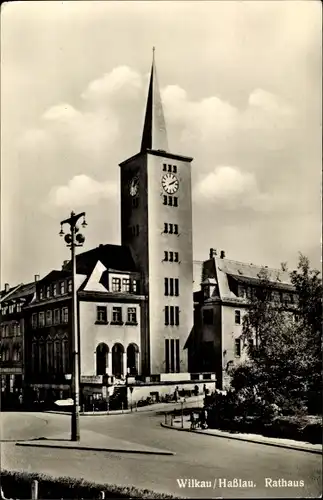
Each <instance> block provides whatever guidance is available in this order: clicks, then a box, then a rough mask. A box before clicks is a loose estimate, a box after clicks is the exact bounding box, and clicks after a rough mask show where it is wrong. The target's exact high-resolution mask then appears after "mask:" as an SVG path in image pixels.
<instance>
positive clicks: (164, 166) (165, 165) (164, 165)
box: [163, 163, 167, 172]
mask: <svg viewBox="0 0 323 500" xmlns="http://www.w3.org/2000/svg"><path fill="white" fill-rule="evenodd" d="M166 170H167V164H166V163H163V171H164V172H166Z"/></svg>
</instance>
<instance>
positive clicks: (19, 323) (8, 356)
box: [0, 283, 35, 408]
mask: <svg viewBox="0 0 323 500" xmlns="http://www.w3.org/2000/svg"><path fill="white" fill-rule="evenodd" d="M34 292H35V285H34V283H29V284H26V285H23V284H20V285H18V286H16V287H14V288H9V285H7V284H6V285H5V289H4V290H3V291H2V292H1V298H0V307H1V320H0V374H1V408H8V407H9V408H10V407H15V406H16V405H19V404H20V401H19V396H20V395H21V394H22V392H23V384H24V367H23V351H24V328H25V321H24V311H23V307H24V306H25V305H26V304H28V303H29V302H30V300H31V299H32V298H33V295H34Z"/></svg>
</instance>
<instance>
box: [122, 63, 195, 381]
mask: <svg viewBox="0 0 323 500" xmlns="http://www.w3.org/2000/svg"><path fill="white" fill-rule="evenodd" d="M191 161H192V158H191V157H187V156H182V155H178V154H173V153H171V152H170V151H169V148H168V142H167V133H166V126H165V120H164V114H163V108H162V103H161V98H160V94H159V88H158V83H157V75H156V68H155V62H154V60H153V63H152V68H151V75H150V84H149V91H148V100H147V106H146V115H145V121H144V129H143V135H142V142H141V150H140V152H139V153H138V154H136V155H135V156H132V157H131V158H129V159H127V160H125V161H123V162H122V163H121V164H120V173H121V176H120V187H121V235H122V236H121V238H122V245H127V246H129V247H130V249H131V251H132V253H133V256H134V259H135V262H136V264H137V265H138V267H139V269H140V270H141V272H142V274H143V279H144V290H143V291H144V294H145V295H146V296H147V297H148V310H147V315H146V324H145V325H143V330H144V332H143V336H144V338H145V342H144V343H143V348H144V351H143V353H142V361H143V373H144V374H147V375H150V374H152V375H154V374H160V373H170V372H175V373H176V372H178V373H179V372H181V373H186V372H187V371H188V370H187V353H186V351H185V350H184V345H185V342H186V340H187V338H188V336H189V334H190V331H191V329H192V326H193V257H192V199H191Z"/></svg>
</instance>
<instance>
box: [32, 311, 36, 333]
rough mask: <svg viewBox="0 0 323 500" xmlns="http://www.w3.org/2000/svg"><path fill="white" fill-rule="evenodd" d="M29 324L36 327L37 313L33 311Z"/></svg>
mask: <svg viewBox="0 0 323 500" xmlns="http://www.w3.org/2000/svg"><path fill="white" fill-rule="evenodd" d="M31 326H32V328H34V329H35V328H37V314H36V313H34V314H32V315H31Z"/></svg>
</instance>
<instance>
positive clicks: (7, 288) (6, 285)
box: [4, 283, 10, 293]
mask: <svg viewBox="0 0 323 500" xmlns="http://www.w3.org/2000/svg"><path fill="white" fill-rule="evenodd" d="M9 288H10V286H9V283H5V284H4V291H5V293H8V292H9Z"/></svg>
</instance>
